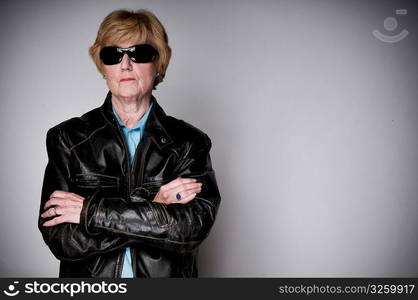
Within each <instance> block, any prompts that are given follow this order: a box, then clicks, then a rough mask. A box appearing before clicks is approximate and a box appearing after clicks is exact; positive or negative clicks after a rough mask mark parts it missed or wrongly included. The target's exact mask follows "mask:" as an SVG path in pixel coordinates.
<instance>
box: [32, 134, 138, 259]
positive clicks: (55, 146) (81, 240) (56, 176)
mask: <svg viewBox="0 0 418 300" xmlns="http://www.w3.org/2000/svg"><path fill="white" fill-rule="evenodd" d="M47 151H48V164H47V166H46V169H45V175H44V182H43V187H42V195H41V204H40V209H39V216H38V228H39V230H40V231H41V233H42V236H43V239H44V241H45V243H46V244H47V245H48V247H49V248H50V249H51V251H52V253H53V254H54V255H55V257H56V258H57V259H59V260H79V259H83V258H85V257H87V256H90V255H92V254H96V253H102V252H109V251H112V250H115V249H118V248H121V247H126V246H127V245H128V244H129V243H131V242H130V241H129V239H127V238H126V237H121V236H114V235H111V234H109V233H106V234H105V233H103V232H102V233H98V232H96V233H94V234H93V233H89V232H87V231H85V230H84V228H85V226H83V224H82V223H81V222H82V221H83V220H84V219H85V217H84V216H83V215H81V218H80V219H81V220H80V224H74V223H62V224H58V225H55V226H52V227H44V226H42V224H43V223H44V222H45V221H47V220H48V218H47V219H44V218H41V217H40V215H41V214H42V213H43V212H44V208H43V207H44V205H45V202H46V201H48V199H49V196H50V195H51V193H52V192H53V191H55V190H63V191H67V192H70V186H69V185H70V184H69V182H70V169H69V168H70V167H69V165H70V157H71V151H70V149H69V147H68V146H67V145H66V143H65V142H64V139H63V137H62V134H61V131H60V129H59V127H54V128H52V129H50V130H49V131H48V134H47ZM91 197H94V194H93V196H91ZM91 197H87V198H86V199H85V200H84V203H83V207H84V206H85V205H86V204H87V203H88V202H89V201H90V198H91ZM49 219H50V218H49Z"/></svg>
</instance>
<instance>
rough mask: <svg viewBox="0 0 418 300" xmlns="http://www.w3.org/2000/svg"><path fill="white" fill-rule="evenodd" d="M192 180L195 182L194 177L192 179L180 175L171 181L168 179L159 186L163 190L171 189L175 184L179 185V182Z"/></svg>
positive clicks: (191, 181) (183, 182)
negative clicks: (167, 181)
mask: <svg viewBox="0 0 418 300" xmlns="http://www.w3.org/2000/svg"><path fill="white" fill-rule="evenodd" d="M193 182H196V179H194V178H181V177H178V178H176V179H174V180H173V181H170V182H169V183H167V184H165V185H163V186H162V187H161V188H162V189H163V190H171V189H173V188H175V187H176V186H179V185H181V184H185V183H193Z"/></svg>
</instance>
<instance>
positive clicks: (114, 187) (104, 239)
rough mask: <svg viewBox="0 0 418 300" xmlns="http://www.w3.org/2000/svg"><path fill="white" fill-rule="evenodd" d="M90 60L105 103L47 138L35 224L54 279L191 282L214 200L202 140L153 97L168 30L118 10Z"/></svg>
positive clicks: (166, 53)
mask: <svg viewBox="0 0 418 300" xmlns="http://www.w3.org/2000/svg"><path fill="white" fill-rule="evenodd" d="M89 52H90V55H91V57H92V59H93V61H94V62H95V64H96V66H97V68H98V70H99V71H100V73H102V75H103V77H104V78H105V79H106V83H107V86H108V88H109V90H110V91H109V93H108V95H107V97H106V100H105V102H104V104H103V105H102V106H101V107H99V108H96V109H94V110H92V111H90V112H87V113H86V114H84V115H83V116H81V117H78V118H73V119H70V120H67V121H65V122H63V123H61V124H59V125H57V126H55V127H53V128H51V129H50V130H49V131H48V134H47V150H48V158H49V161H48V165H47V167H46V170H45V177H44V184H43V188H42V197H41V206H40V212H39V224H38V225H39V229H40V231H41V232H42V235H43V238H44V241H45V243H46V244H47V245H48V246H49V248H50V249H51V251H52V253H53V254H54V255H55V256H56V257H57V258H58V259H59V260H61V264H60V277H196V276H197V262H196V259H197V253H198V246H199V244H200V243H201V242H202V241H203V239H204V238H205V237H206V236H207V235H208V233H209V230H210V228H211V227H212V225H213V222H214V220H215V216H216V212H217V209H218V206H219V203H220V195H219V191H218V188H217V184H216V179H215V174H214V171H213V169H212V166H211V160H210V156H209V150H210V148H211V141H210V139H209V137H208V136H207V135H206V134H205V133H203V132H202V131H200V130H199V129H197V128H195V127H193V126H192V125H189V124H187V123H186V122H184V121H180V120H177V119H175V118H173V117H170V116H167V115H166V114H165V113H164V111H163V110H162V108H161V107H160V105H159V104H158V102H157V101H156V99H155V98H154V97H153V96H152V90H153V89H154V88H155V87H156V86H157V85H158V84H159V83H160V82H162V81H163V79H164V75H165V73H166V69H167V66H168V63H169V60H170V56H171V49H170V47H169V46H168V38H167V34H166V32H165V29H164V27H163V26H162V24H161V23H160V22H159V20H158V19H157V18H156V17H155V16H154V15H153V14H152V13H151V12H149V11H145V10H138V11H134V12H131V11H126V10H117V11H114V12H112V13H110V14H109V15H108V16H107V17H106V18H105V19H104V20H103V22H102V24H101V25H100V28H99V31H98V34H97V38H96V41H95V43H94V44H93V45H92V46H91V47H90V51H89Z"/></svg>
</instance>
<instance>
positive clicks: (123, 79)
mask: <svg viewBox="0 0 418 300" xmlns="http://www.w3.org/2000/svg"><path fill="white" fill-rule="evenodd" d="M131 80H135V78H132V77H126V78H122V79H121V80H120V82H124V81H131Z"/></svg>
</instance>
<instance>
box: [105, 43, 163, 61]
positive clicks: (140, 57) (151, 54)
mask: <svg viewBox="0 0 418 300" xmlns="http://www.w3.org/2000/svg"><path fill="white" fill-rule="evenodd" d="M125 53H126V54H128V56H129V58H130V59H131V61H133V62H135V63H149V62H151V61H153V60H154V59H155V58H156V56H157V55H158V51H157V50H155V49H154V47H152V46H151V45H148V44H140V45H134V46H131V47H128V48H119V47H115V46H107V47H103V48H102V50H101V51H100V59H101V60H102V62H103V63H104V64H105V65H116V64H118V63H120V62H121V61H122V57H123V55H124V54H125Z"/></svg>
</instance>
